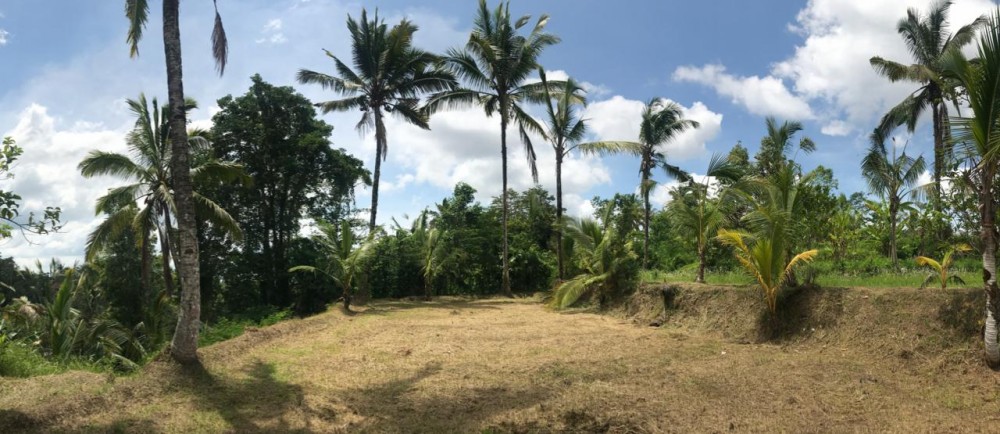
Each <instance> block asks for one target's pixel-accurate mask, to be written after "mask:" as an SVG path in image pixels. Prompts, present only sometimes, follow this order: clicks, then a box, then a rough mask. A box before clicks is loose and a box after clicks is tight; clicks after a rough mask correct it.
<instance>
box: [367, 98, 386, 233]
mask: <svg viewBox="0 0 1000 434" xmlns="http://www.w3.org/2000/svg"><path fill="white" fill-rule="evenodd" d="M385 148H386V137H385V124H384V123H382V109H381V108H379V107H375V172H374V173H373V174H372V212H371V218H370V219H369V220H368V233H369V234H371V233H373V232H375V214H376V213H377V212H378V183H379V178H380V177H381V176H382V160H383V159H385V153H386V152H385V151H386V149H385Z"/></svg>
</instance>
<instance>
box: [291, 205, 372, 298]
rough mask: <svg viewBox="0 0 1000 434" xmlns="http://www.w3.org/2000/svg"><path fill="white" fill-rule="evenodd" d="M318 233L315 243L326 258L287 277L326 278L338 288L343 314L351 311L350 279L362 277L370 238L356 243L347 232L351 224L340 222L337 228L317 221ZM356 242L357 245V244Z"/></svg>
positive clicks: (368, 252)
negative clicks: (304, 273) (313, 274)
mask: <svg viewBox="0 0 1000 434" xmlns="http://www.w3.org/2000/svg"><path fill="white" fill-rule="evenodd" d="M316 226H317V227H318V228H319V231H320V233H319V234H318V235H316V236H315V237H314V238H313V239H315V240H316V241H317V242H318V243H319V244H320V246H321V247H322V248H323V249H324V250H326V256H325V257H323V258H321V259H320V262H319V263H318V264H317V265H315V266H313V265H299V266H295V267H292V268H289V269H288V271H289V272H291V273H295V272H308V273H316V274H320V275H323V276H326V277H327V278H328V279H330V280H332V281H333V282H334V283H335V284H337V286H340V290H341V294H342V297H343V302H344V310H346V311H350V310H351V295H352V294H353V293H354V278H355V277H357V276H358V275H359V274H361V273H362V271H363V270H362V268H363V266H364V263H365V260H366V259H367V258H368V257H369V256H370V255H371V252H372V250H373V249H372V247H373V246H374V245H375V242H374V238H373V237H371V236H369V238H368V239H367V240H358V238H357V236H356V235H355V234H354V231H353V230H352V229H351V222H349V221H347V220H343V221H341V222H340V228H337V226H335V225H332V224H330V223H327V222H324V221H317V222H316ZM359 241H360V242H359Z"/></svg>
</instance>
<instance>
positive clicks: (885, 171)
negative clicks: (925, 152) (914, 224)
mask: <svg viewBox="0 0 1000 434" xmlns="http://www.w3.org/2000/svg"><path fill="white" fill-rule="evenodd" d="M924 167H925V163H924V157H922V156H921V157H917V158H913V157H911V156H909V155H906V146H905V145H904V146H903V152H902V153H900V154H899V156H897V155H896V146H895V140H893V146H892V157H890V156H889V153H888V152H887V151H886V149H885V145H884V144H883V143H882V141H881V140H879V135H878V133H877V132H876V133H874V134H873V135H872V145H871V148H869V150H868V154H867V155H865V158H864V159H863V160H861V174H862V175H863V176H864V177H865V179H866V180H867V181H868V191H870V192H871V193H872V194H875V195H878V197H879V198H880V199H882V200H884V201H886V202H887V205H888V207H889V258H890V259H892V266H893V268H899V257H898V255H897V254H896V235H897V232H898V230H897V227H896V226H897V223H898V219H899V210H900V207H907V206H908V205H909V204H908V203H906V202H903V198H905V197H907V196H916V195H918V193H920V192H921V186H917V185H916V183H917V180H918V179H919V178H920V174H921V173H923V172H924Z"/></svg>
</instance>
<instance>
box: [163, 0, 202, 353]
mask: <svg viewBox="0 0 1000 434" xmlns="http://www.w3.org/2000/svg"><path fill="white" fill-rule="evenodd" d="M163 50H164V54H165V55H166V65H167V95H168V97H169V98H168V100H169V101H170V142H171V143H170V145H171V151H172V154H171V157H170V170H171V175H172V178H173V184H174V185H173V188H174V203H175V204H176V206H177V229H178V230H177V232H178V234H179V237H178V240H177V241H178V243H179V244H178V246H179V247H180V258H179V260H180V267H179V268H178V270H177V271H178V274H179V275H180V281H181V300H180V306H179V307H180V309H179V311H180V313H179V317H178V319H177V328H176V329H175V330H174V338H173V340H172V341H171V343H170V355H171V356H172V357H173V358H174V360H177V361H178V362H181V363H194V362H197V361H198V328H199V327H200V325H201V324H200V323H201V321H200V317H201V287H200V286H201V285H200V284H201V279H200V277H199V272H198V234H197V228H196V227H195V215H194V199H193V196H194V195H193V186H192V184H191V164H190V161H189V158H190V156H189V155H188V138H187V130H186V128H187V119H186V116H185V113H184V81H183V73H182V65H181V32H180V3H179V0H163Z"/></svg>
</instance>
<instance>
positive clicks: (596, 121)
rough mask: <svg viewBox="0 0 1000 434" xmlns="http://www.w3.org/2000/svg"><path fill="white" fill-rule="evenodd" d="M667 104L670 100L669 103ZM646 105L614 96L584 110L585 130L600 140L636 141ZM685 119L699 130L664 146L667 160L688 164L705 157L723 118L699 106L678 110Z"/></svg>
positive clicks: (685, 134)
mask: <svg viewBox="0 0 1000 434" xmlns="http://www.w3.org/2000/svg"><path fill="white" fill-rule="evenodd" d="M668 101H669V100H668ZM644 108H645V103H643V102H642V101H636V100H630V99H626V98H624V97H622V96H618V95H616V96H614V97H612V98H611V99H608V100H604V101H599V102H595V103H593V104H590V105H589V106H587V109H586V110H585V112H584V117H585V118H587V119H588V122H589V123H588V126H589V127H590V130H591V131H593V132H594V133H595V134H596V135H597V137H598V138H599V139H600V140H636V139H637V138H638V137H639V124H640V123H641V122H642V112H643V110H644ZM681 108H682V109H683V112H684V117H685V118H686V119H691V120H694V121H697V122H698V123H699V124H700V126H699V127H698V128H694V129H688V130H686V131H684V132H682V133H680V134H678V135H677V137H675V138H674V140H671V141H670V142H668V143H667V144H666V145H665V146H664V150H665V151H666V152H667V157H668V158H671V159H676V160H682V161H683V160H690V159H694V158H698V157H703V156H705V155H706V154H707V151H706V148H705V143H707V142H709V141H711V140H713V139H715V137H717V136H718V135H719V132H720V131H721V130H722V115H721V114H719V113H715V112H713V111H711V110H709V109H708V107H707V106H705V104H703V103H702V102H700V101H699V102H695V103H694V104H692V105H691V107H684V106H683V105H682V106H681Z"/></svg>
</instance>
